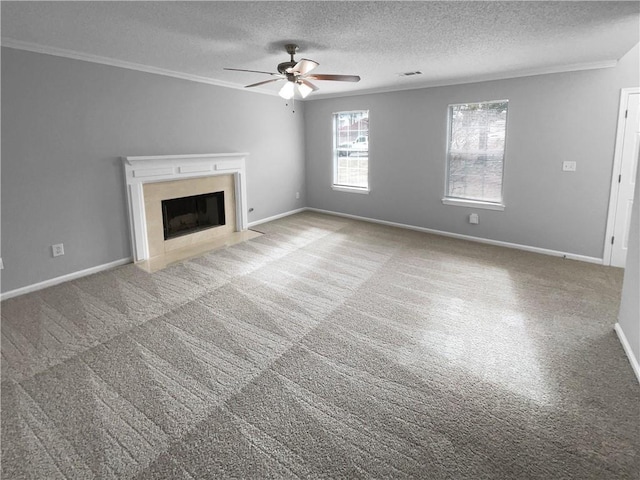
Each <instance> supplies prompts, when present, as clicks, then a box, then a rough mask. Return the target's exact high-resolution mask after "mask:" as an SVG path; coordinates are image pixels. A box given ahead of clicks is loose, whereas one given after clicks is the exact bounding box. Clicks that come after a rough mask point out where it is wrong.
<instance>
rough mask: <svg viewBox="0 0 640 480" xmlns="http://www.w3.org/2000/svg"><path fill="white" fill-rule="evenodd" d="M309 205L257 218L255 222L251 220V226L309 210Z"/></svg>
mask: <svg viewBox="0 0 640 480" xmlns="http://www.w3.org/2000/svg"><path fill="white" fill-rule="evenodd" d="M307 210H308V208H307V207H302V208H297V209H295V210H289V211H288V212H284V213H279V214H278V215H273V216H272V217H267V218H263V219H261V220H256V221H255V222H249V228H251V227H255V226H256V225H260V224H262V223H267V222H271V221H273V220H277V219H279V218H283V217H288V216H289V215H295V214H296V213H300V212H305V211H307Z"/></svg>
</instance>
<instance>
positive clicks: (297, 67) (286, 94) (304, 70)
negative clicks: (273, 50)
mask: <svg viewBox="0 0 640 480" xmlns="http://www.w3.org/2000/svg"><path fill="white" fill-rule="evenodd" d="M284 48H285V49H286V50H287V53H288V54H289V55H291V60H290V61H288V62H282V63H280V64H278V73H272V72H262V71H259V70H245V69H242V68H225V69H224V70H234V71H236V72H251V73H264V74H266V75H271V76H274V77H278V78H272V79H270V80H265V81H263V82H258V83H252V84H251V85H247V86H245V88H251V87H257V86H260V85H265V84H267V83H272V82H279V81H280V80H286V81H287V83H285V84H284V86H283V87H282V88H281V89H280V92H279V95H280V96H281V97H282V98H284V99H287V100H289V99H291V98H293V97H294V95H295V93H296V90H297V91H298V93H299V94H300V96H301V97H302V98H306V97H307V96H308V95H309V94H310V93H311V92H315V91H316V90H318V87H316V86H315V85H314V84H313V83H311V82H310V81H309V80H335V81H338V82H359V81H360V77H359V76H358V75H334V74H326V73H314V74H309V72H311V70H313V69H314V68H316V67H317V66H318V65H319V63H318V62H314V61H313V60H308V59H306V58H303V59H302V60H300V61H299V62H296V61H295V60H294V59H293V56H294V55H295V54H296V52H297V51H298V45H296V44H293V43H288V44H286V45H285V46H284Z"/></svg>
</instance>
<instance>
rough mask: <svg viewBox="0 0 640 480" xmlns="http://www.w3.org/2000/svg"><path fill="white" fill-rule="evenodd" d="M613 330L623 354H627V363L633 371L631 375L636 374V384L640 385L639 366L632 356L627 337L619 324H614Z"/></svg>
mask: <svg viewBox="0 0 640 480" xmlns="http://www.w3.org/2000/svg"><path fill="white" fill-rule="evenodd" d="M613 329H614V330H615V331H616V333H617V334H618V339H619V340H620V343H621V344H622V348H623V349H624V353H626V354H627V358H628V359H629V363H630V364H631V368H632V369H633V373H635V374H636V378H637V379H638V383H640V364H639V363H638V359H637V358H636V356H635V355H634V354H633V350H631V345H629V341H628V340H627V336H626V335H625V334H624V330H622V327H621V326H620V324H619V323H616V324H615V326H614V327H613Z"/></svg>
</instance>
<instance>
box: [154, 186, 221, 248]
mask: <svg viewBox="0 0 640 480" xmlns="http://www.w3.org/2000/svg"><path fill="white" fill-rule="evenodd" d="M162 223H163V226H164V239H165V240H168V239H170V238H175V237H181V236H182V235H188V234H190V233H195V232H199V231H201V230H206V229H208V228H214V227H218V226H221V225H225V218H224V192H212V193H205V194H203V195H193V196H191V197H182V198H172V199H169V200H162Z"/></svg>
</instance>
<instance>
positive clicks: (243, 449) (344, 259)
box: [1, 213, 640, 480]
mask: <svg viewBox="0 0 640 480" xmlns="http://www.w3.org/2000/svg"><path fill="white" fill-rule="evenodd" d="M260 230H262V231H264V232H265V235H263V236H261V237H259V238H256V239H254V240H251V241H249V242H245V243H242V244H239V245H235V246H232V247H229V248H226V249H224V250H219V251H216V252H213V253H210V254H207V255H205V256H203V257H200V258H196V259H192V260H190V261H187V262H184V263H182V264H179V265H176V266H173V267H170V268H168V269H166V270H163V271H160V272H157V273H154V274H148V273H145V272H143V271H141V270H140V269H139V268H137V267H136V266H134V265H127V266H124V267H120V268H117V269H114V270H111V271H108V272H103V273H100V274H96V275H93V276H90V277H85V278H82V279H79V280H75V281H72V282H69V283H66V284H62V285H59V286H56V287H52V288H48V289H46V290H42V291H39V292H35V293H32V294H28V295H24V296H22V297H17V298H14V299H10V300H7V301H5V302H3V303H2V305H1V307H2V478H3V479H18V478H20V479H22V478H35V479H57V478H67V479H89V478H105V479H107V478H139V479H203V478H299V477H303V478H428V479H445V478H450V479H491V478H495V479H520V478H522V479H525V478H527V479H528V478H539V479H545V480H546V479H570V478H571V479H590V478H593V479H622V478H634V479H637V478H638V472H640V453H639V448H640V424H639V419H640V386H639V385H638V383H637V381H636V379H635V377H634V375H633V372H632V370H631V367H630V365H629V363H628V360H627V359H626V357H625V356H624V353H623V350H622V347H621V346H620V344H619V342H618V340H617V338H616V335H615V333H614V332H613V325H614V323H615V321H616V316H617V311H618V303H619V292H620V286H621V278H622V274H621V271H620V270H618V269H613V268H607V267H602V266H596V265H590V264H586V263H580V262H574V261H570V260H563V259H560V258H554V257H547V256H541V255H536V254H531V253H526V252H521V251H517V250H507V249H502V248H497V247H492V246H487V245H481V244H474V243H468V242H464V241H458V240H452V239H448V238H444V237H437V236H433V235H426V234H422V233H417V232H412V231H406V230H400V229H395V228H390V227H384V226H380V225H373V224H367V223H361V222H356V221H352V220H347V219H343V218H338V217H331V216H325V215H320V214H315V213H304V214H299V215H295V216H291V217H287V218H283V219H280V220H277V221H275V222H271V223H269V224H265V225H261V227H260Z"/></svg>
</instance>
